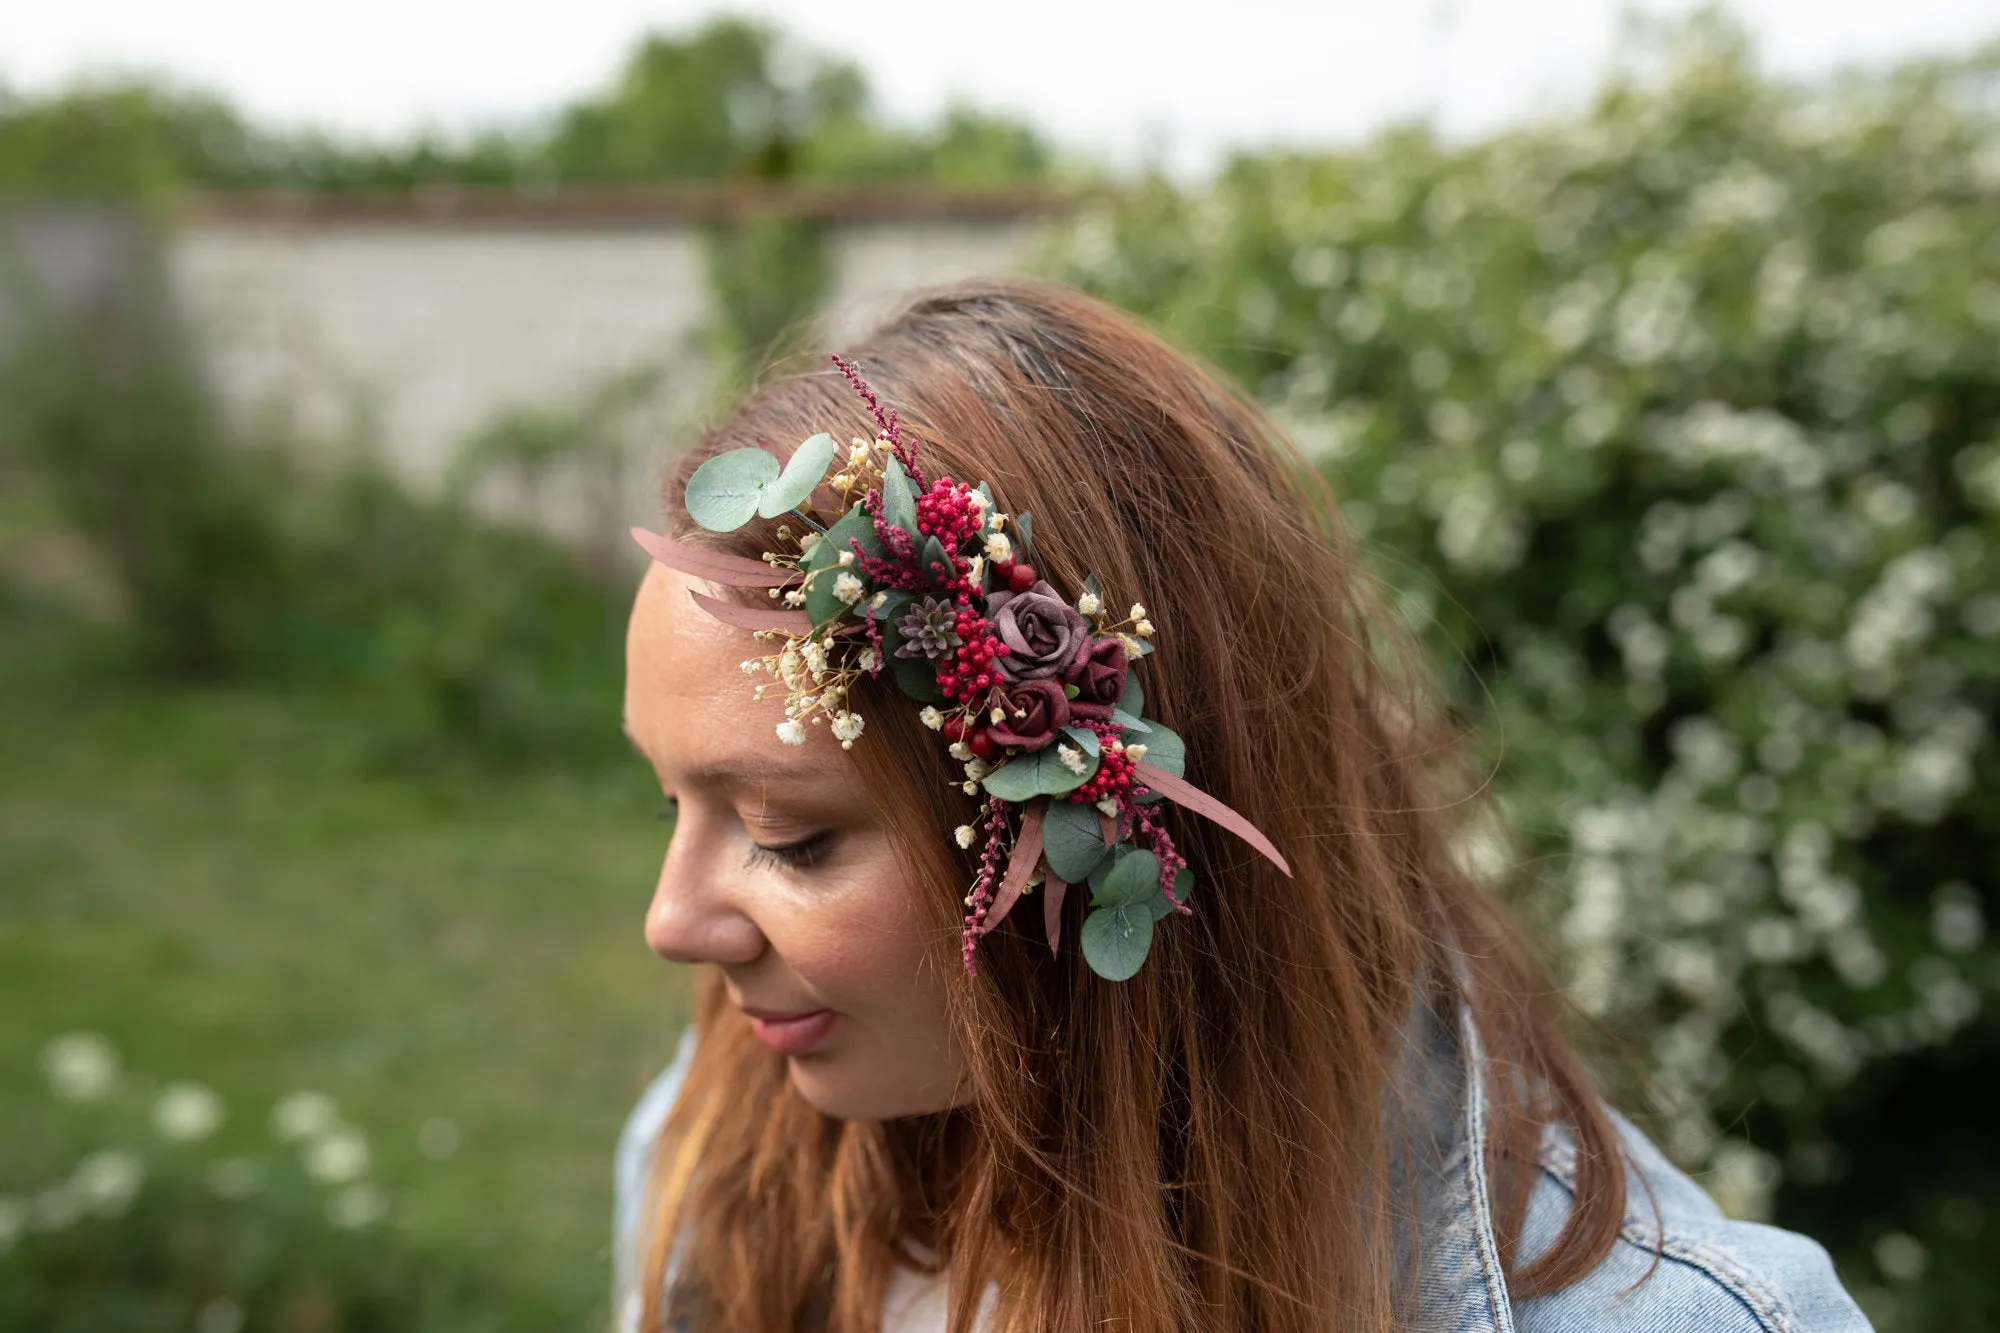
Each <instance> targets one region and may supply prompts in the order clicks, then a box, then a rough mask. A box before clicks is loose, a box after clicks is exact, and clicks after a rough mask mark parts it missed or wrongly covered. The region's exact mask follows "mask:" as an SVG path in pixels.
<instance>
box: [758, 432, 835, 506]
mask: <svg viewBox="0 0 2000 1333" xmlns="http://www.w3.org/2000/svg"><path fill="white" fill-rule="evenodd" d="M833 449H834V444H833V436H831V435H828V434H827V433H826V432H825V431H821V432H820V433H819V434H817V435H815V436H813V437H812V438H811V439H809V440H807V441H806V442H805V443H804V444H802V445H800V446H799V447H798V448H797V449H795V450H793V451H792V456H791V458H790V459H789V460H788V461H787V462H786V463H785V470H784V471H783V472H781V473H779V474H778V478H777V480H775V481H772V482H768V483H766V485H765V487H764V496H763V498H762V499H761V500H759V501H758V502H757V512H758V513H760V514H762V515H763V516H764V517H765V518H776V517H777V516H778V515H780V514H782V513H784V512H785V511H786V510H788V509H796V508H797V507H798V506H800V505H802V504H804V503H805V502H806V500H807V499H808V498H810V497H811V495H812V493H813V492H814V491H816V490H818V489H819V484H820V482H822V481H824V480H826V465H827V464H828V463H831V462H832V461H833ZM757 452H758V453H763V452H764V451H763V450H762V449H759V450H758V451H757Z"/></svg>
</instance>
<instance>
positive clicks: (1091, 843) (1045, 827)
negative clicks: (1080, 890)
mask: <svg viewBox="0 0 2000 1333" xmlns="http://www.w3.org/2000/svg"><path fill="white" fill-rule="evenodd" d="M1110 854H1111V849H1110V848H1108V847H1106V846H1105V845H1104V834H1103V831H1102V830H1101V829H1100V828H1099V827H1098V823H1097V807H1096V806H1094V805H1078V804H1073V803H1071V802H1069V801H1050V802H1049V808H1048V810H1047V812H1046V813H1044V814H1043V816H1042V855H1043V856H1045V857H1047V858H1048V861H1049V869H1050V870H1052V871H1054V872H1055V876H1056V878H1057V879H1060V880H1062V881H1063V882H1064V883H1065V884H1081V883H1083V882H1084V880H1086V879H1088V878H1089V877H1090V873H1091V872H1092V871H1093V870H1095V869H1097V867H1098V865H1099V863H1101V862H1102V861H1103V860H1104V858H1105V857H1107V856H1109V855H1110Z"/></svg>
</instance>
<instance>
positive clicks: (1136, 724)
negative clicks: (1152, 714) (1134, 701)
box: [1111, 708, 1153, 736]
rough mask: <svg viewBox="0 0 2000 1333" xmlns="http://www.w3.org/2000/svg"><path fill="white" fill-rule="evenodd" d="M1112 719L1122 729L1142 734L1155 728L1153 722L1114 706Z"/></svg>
mask: <svg viewBox="0 0 2000 1333" xmlns="http://www.w3.org/2000/svg"><path fill="white" fill-rule="evenodd" d="M1111 720H1112V721H1113V722H1116V723H1117V724H1118V725H1119V727H1121V728H1122V729H1124V730H1126V731H1130V732H1135V733H1137V734H1139V735H1142V736H1143V735H1146V734H1149V733H1150V732H1151V731H1152V730H1153V727H1152V724H1151V723H1148V722H1141V721H1140V720H1139V719H1138V718H1136V717H1133V716H1132V715H1131V714H1130V713H1128V712H1126V711H1125V710H1124V709H1122V708H1114V709H1112V710H1111Z"/></svg>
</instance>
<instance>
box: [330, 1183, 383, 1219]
mask: <svg viewBox="0 0 2000 1333" xmlns="http://www.w3.org/2000/svg"><path fill="white" fill-rule="evenodd" d="M388 1215H389V1200H388V1199H387V1198H385V1197H383V1194H382V1191H381V1190H379V1189H377V1188H376V1187H375V1186H373V1185H371V1184H369V1183H368V1182H366V1181H362V1182H361V1183H359V1184H355V1185H349V1186H348V1187H347V1188H345V1189H343V1190H341V1191H340V1192H339V1193H338V1194H335V1195H334V1196H333V1197H332V1198H331V1199H328V1200H327V1203H326V1220H327V1221H329V1222H331V1223H333V1224H334V1225H335V1226H337V1227H340V1228H342V1229H343V1230H347V1231H360V1230H362V1229H363V1228H365V1227H372V1226H374V1225H375V1224H376V1223H377V1222H380V1221H381V1220H382V1219H383V1218H385V1217H387V1216H388Z"/></svg>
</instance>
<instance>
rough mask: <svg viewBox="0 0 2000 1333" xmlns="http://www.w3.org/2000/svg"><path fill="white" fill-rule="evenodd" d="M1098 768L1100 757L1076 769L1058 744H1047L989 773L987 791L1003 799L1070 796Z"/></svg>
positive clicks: (1021, 799)
mask: <svg viewBox="0 0 2000 1333" xmlns="http://www.w3.org/2000/svg"><path fill="white" fill-rule="evenodd" d="M1096 771H1097V761H1096V760H1095V759H1092V760H1090V761H1089V762H1087V763H1085V764H1084V766H1083V772H1081V773H1072V772H1071V771H1070V770H1069V766H1068V765H1067V764H1065V763H1063V761H1062V760H1061V759H1060V758H1059V757H1058V756H1057V754H1056V747H1055V746H1054V745H1046V746H1043V747H1042V748H1041V749H1039V750H1036V751H1033V752H1032V753H1029V754H1021V755H1016V756H1014V757H1013V758H1012V759H1009V760H1008V761H1007V762H1006V763H1004V764H1002V765H1000V767H998V768H996V769H994V770H993V771H992V772H991V773H988V774H987V775H986V778H985V784H986V791H987V794H988V795H991V796H998V797H999V798H1000V799H1001V800H1003V801H1028V800H1033V799H1034V798H1035V797H1037V796H1066V795H1068V794H1069V793H1070V792H1073V791H1075V790H1076V789H1077V788H1078V787H1081V786H1082V785H1083V784H1084V783H1085V782H1086V781H1088V780H1089V778H1090V775H1091V774H1093V773H1095V772H1096Z"/></svg>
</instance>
